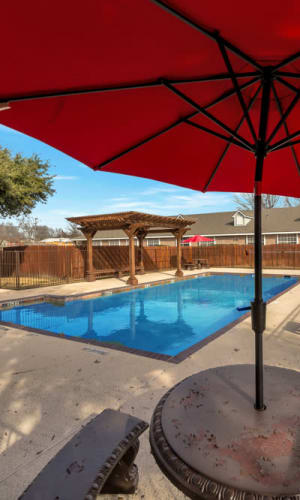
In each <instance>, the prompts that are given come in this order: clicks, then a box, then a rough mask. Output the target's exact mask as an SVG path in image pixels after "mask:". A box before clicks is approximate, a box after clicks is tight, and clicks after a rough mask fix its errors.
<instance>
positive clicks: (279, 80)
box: [276, 76, 300, 94]
mask: <svg viewBox="0 0 300 500" xmlns="http://www.w3.org/2000/svg"><path fill="white" fill-rule="evenodd" d="M276 80H277V81H278V82H280V83H282V85H285V86H286V87H287V88H288V89H290V90H293V91H294V92H295V93H296V94H299V92H300V90H299V89H298V88H297V87H295V85H292V84H291V83H289V82H287V81H286V80H284V79H283V78H280V76H277V77H276Z"/></svg>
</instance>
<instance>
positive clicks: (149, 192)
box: [138, 187, 178, 196]
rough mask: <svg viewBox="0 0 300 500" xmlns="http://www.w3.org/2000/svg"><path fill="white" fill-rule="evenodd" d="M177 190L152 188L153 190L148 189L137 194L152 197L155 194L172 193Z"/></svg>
mask: <svg viewBox="0 0 300 500" xmlns="http://www.w3.org/2000/svg"><path fill="white" fill-rule="evenodd" d="M177 189H178V188H175V187H174V188H172V187H170V188H168V187H167V188H165V187H154V188H149V189H146V190H145V191H141V192H139V193H138V194H139V195H140V196H153V195H155V194H162V193H174V192H175V191H177Z"/></svg>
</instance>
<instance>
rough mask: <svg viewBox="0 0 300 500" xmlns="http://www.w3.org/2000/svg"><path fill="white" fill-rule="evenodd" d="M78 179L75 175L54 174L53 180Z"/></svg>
mask: <svg viewBox="0 0 300 500" xmlns="http://www.w3.org/2000/svg"><path fill="white" fill-rule="evenodd" d="M77 179H79V177H77V176H76V175H55V177H54V180H55V181H75V180H77Z"/></svg>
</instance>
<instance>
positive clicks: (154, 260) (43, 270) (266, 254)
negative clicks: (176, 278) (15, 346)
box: [0, 244, 300, 288]
mask: <svg viewBox="0 0 300 500" xmlns="http://www.w3.org/2000/svg"><path fill="white" fill-rule="evenodd" d="M93 250H94V251H93V264H94V267H95V269H99V270H101V269H120V268H121V267H128V247H127V246H115V247H114V246H111V247H110V246H101V247H97V246H95V247H94V249H93ZM135 258H136V264H138V262H139V249H138V247H136V252H135ZM143 258H144V266H145V271H159V270H164V269H165V270H167V269H174V268H176V247H171V246H170V247H168V246H160V247H145V248H144V250H143ZM198 258H200V259H201V258H202V259H207V260H208V263H209V265H210V266H211V267H246V268H247V267H248V268H252V267H253V265H254V247H253V245H213V246H208V247H183V248H182V261H183V264H185V263H187V262H191V261H192V260H193V259H198ZM85 261H86V248H85V247H84V246H82V247H75V246H56V245H55V246H50V245H49V246H48V245H47V246H46V245H43V246H38V245H32V246H27V247H9V248H4V249H3V250H1V251H0V287H1V288H3V287H6V288H26V287H27V288H31V287H34V286H47V285H54V284H59V283H66V282H71V281H76V280H83V279H84V277H85ZM263 267H264V268H270V269H272V268H274V269H300V245H288V244H282V245H266V246H264V247H263Z"/></svg>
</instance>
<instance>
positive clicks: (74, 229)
mask: <svg viewBox="0 0 300 500" xmlns="http://www.w3.org/2000/svg"><path fill="white" fill-rule="evenodd" d="M67 233H68V237H69V238H76V237H77V236H82V232H81V231H80V229H78V226H77V224H75V223H74V222H70V221H69V222H68V226H67Z"/></svg>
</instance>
